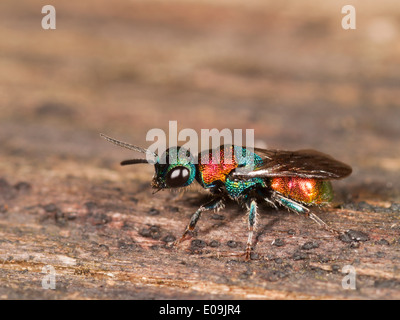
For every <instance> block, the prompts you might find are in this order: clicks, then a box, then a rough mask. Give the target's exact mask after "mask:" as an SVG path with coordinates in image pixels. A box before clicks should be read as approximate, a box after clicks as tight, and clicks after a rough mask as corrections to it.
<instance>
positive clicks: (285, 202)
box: [272, 192, 342, 234]
mask: <svg viewBox="0 0 400 320" xmlns="http://www.w3.org/2000/svg"><path fill="white" fill-rule="evenodd" d="M272 199H273V200H275V201H276V202H278V203H279V204H281V205H282V206H284V207H285V208H287V209H289V210H291V211H293V212H295V213H297V214H299V213H302V214H305V215H306V217H309V218H310V219H311V220H313V221H314V222H315V223H317V224H318V225H319V226H320V227H322V228H324V229H325V230H328V231H329V232H332V233H336V234H340V233H342V231H340V230H337V229H335V228H332V227H330V226H328V225H327V224H326V222H324V221H323V220H322V219H321V218H319V217H318V216H317V215H316V214H315V213H313V212H311V210H310V209H309V208H307V207H305V206H304V205H302V204H300V203H298V202H297V201H295V200H292V199H289V198H286V197H284V196H282V195H281V194H279V193H277V192H274V193H273V194H272Z"/></svg>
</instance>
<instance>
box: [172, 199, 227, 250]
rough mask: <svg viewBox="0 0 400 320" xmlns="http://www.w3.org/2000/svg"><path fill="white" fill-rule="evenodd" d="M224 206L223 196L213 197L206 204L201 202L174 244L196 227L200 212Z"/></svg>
mask: <svg viewBox="0 0 400 320" xmlns="http://www.w3.org/2000/svg"><path fill="white" fill-rule="evenodd" d="M223 207H224V199H223V198H220V197H218V198H214V199H212V200H211V201H210V202H207V203H206V204H203V205H202V206H201V207H200V208H199V209H197V211H196V212H195V213H194V214H193V215H192V217H191V218H190V222H189V224H188V225H187V227H186V229H185V231H184V232H183V234H182V237H181V238H180V239H179V240H177V241H175V243H174V244H175V245H177V244H179V243H181V242H182V241H184V240H185V238H186V236H187V234H188V233H189V231H193V230H194V228H195V227H196V224H197V221H199V219H200V216H201V214H202V213H203V212H204V211H208V210H219V209H222V208H223Z"/></svg>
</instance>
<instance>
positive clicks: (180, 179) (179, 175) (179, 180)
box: [165, 167, 189, 188]
mask: <svg viewBox="0 0 400 320" xmlns="http://www.w3.org/2000/svg"><path fill="white" fill-rule="evenodd" d="M188 180H189V169H188V168H185V167H175V168H173V169H172V170H170V171H169V172H168V173H167V177H166V179H165V182H166V184H167V185H168V187H170V188H179V187H182V186H183V185H184V184H185V183H186V182H187V181H188Z"/></svg>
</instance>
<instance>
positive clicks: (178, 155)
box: [151, 147, 196, 191]
mask: <svg viewBox="0 0 400 320" xmlns="http://www.w3.org/2000/svg"><path fill="white" fill-rule="evenodd" d="M154 169H155V173H154V177H153V181H152V182H151V186H152V187H153V188H154V189H157V191H159V190H162V189H167V188H182V187H186V186H188V185H190V184H191V183H192V182H193V180H194V179H195V176H196V166H195V165H194V158H193V156H192V155H191V153H190V152H189V151H188V150H186V149H184V148H181V147H171V148H169V149H167V150H166V151H165V152H164V154H163V155H162V156H161V157H160V159H159V161H158V162H157V163H156V164H155V165H154Z"/></svg>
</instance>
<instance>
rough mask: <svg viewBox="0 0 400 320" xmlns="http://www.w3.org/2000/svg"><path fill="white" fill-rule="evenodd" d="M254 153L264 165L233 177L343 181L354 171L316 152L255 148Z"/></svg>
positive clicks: (235, 173) (237, 173)
mask: <svg viewBox="0 0 400 320" xmlns="http://www.w3.org/2000/svg"><path fill="white" fill-rule="evenodd" d="M254 152H255V153H256V154H257V155H259V156H260V157H261V158H262V160H263V165H262V166H259V167H257V168H256V169H255V170H253V171H249V172H243V171H241V170H238V171H236V172H232V175H233V177H235V178H238V179H247V178H253V177H261V178H262V177H265V178H269V177H300V178H313V179H323V180H331V179H341V178H344V177H346V176H348V175H349V174H350V173H351V172H352V169H351V167H350V166H348V165H347V164H344V163H343V162H340V161H338V160H335V159H334V158H332V157H331V156H329V155H327V154H324V153H322V152H318V151H315V150H298V151H283V150H264V149H259V148H255V149H254Z"/></svg>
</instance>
